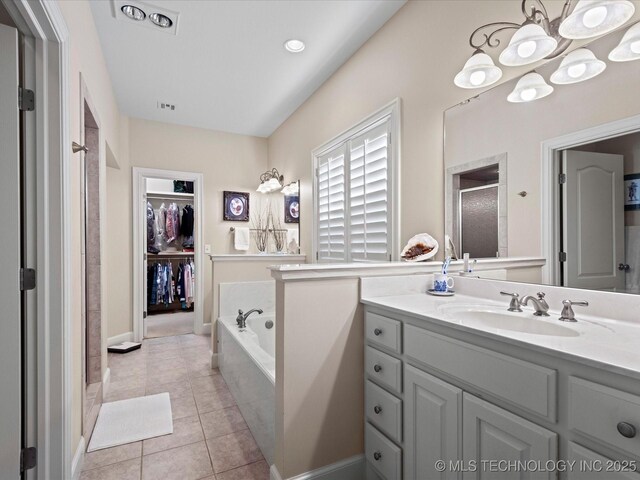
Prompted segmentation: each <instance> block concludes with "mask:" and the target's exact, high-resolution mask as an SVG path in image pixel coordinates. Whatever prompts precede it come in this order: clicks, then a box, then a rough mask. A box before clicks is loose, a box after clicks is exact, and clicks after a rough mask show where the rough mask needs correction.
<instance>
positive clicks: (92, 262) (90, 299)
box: [85, 128, 102, 384]
mask: <svg viewBox="0 0 640 480" xmlns="http://www.w3.org/2000/svg"><path fill="white" fill-rule="evenodd" d="M85 145H86V146H87V148H88V149H89V151H88V152H87V154H86V155H85V168H86V199H87V200H86V209H87V211H86V240H85V241H86V247H85V248H86V250H85V251H86V275H87V277H86V288H87V296H86V299H87V308H86V315H87V323H86V325H87V338H86V341H87V360H88V361H87V383H89V384H91V383H96V382H101V381H102V360H101V358H102V357H101V345H102V332H101V329H102V326H101V324H102V321H101V319H102V306H101V303H102V302H101V300H102V299H101V298H100V295H101V294H100V160H99V131H98V129H95V128H86V129H85Z"/></svg>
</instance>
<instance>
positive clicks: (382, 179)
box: [348, 117, 391, 261]
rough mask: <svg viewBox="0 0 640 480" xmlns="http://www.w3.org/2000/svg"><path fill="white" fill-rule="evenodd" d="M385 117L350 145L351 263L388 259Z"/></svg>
mask: <svg viewBox="0 0 640 480" xmlns="http://www.w3.org/2000/svg"><path fill="white" fill-rule="evenodd" d="M390 126H391V120H390V118H389V117H387V118H385V119H384V120H383V121H382V122H379V123H378V124H376V125H375V126H373V127H372V128H369V129H368V130H367V131H365V132H364V133H362V134H360V135H358V136H356V137H354V138H352V139H351V140H350V142H349V156H350V161H349V176H350V178H349V187H350V188H349V194H348V196H349V217H348V218H349V245H350V249H349V250H350V259H351V260H352V261H387V260H389V255H390V251H389V246H390V244H391V241H390V240H391V239H390V205H389V204H390V199H389V154H390V152H389V132H390Z"/></svg>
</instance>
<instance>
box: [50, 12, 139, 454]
mask: <svg viewBox="0 0 640 480" xmlns="http://www.w3.org/2000/svg"><path fill="white" fill-rule="evenodd" d="M58 5H59V7H60V10H61V11H62V14H63V16H64V19H65V22H66V24H67V27H68V29H69V33H70V42H69V43H70V65H69V81H70V85H69V94H70V105H69V115H70V132H71V133H70V135H71V140H72V141H80V139H81V138H82V130H83V126H82V125H81V118H82V117H81V112H82V108H83V105H82V101H81V84H80V75H81V74H82V77H83V79H84V82H85V84H86V86H87V89H88V91H89V93H90V95H91V98H92V100H93V104H94V107H95V110H96V112H95V113H96V116H97V117H98V118H99V120H100V126H101V135H102V145H100V148H102V149H103V151H104V149H106V143H108V144H109V145H110V148H111V150H112V152H113V154H114V155H115V157H116V158H118V157H119V155H120V153H121V150H126V146H122V145H121V144H120V138H119V128H120V125H119V124H120V119H121V117H120V112H119V110H118V105H117V103H116V100H115V97H114V94H113V89H112V86H111V81H110V78H109V73H108V71H107V68H106V64H105V61H104V57H103V55H102V50H101V47H100V41H99V39H98V34H97V31H96V28H95V24H94V22H93V16H92V14H91V9H90V6H89V3H88V2H86V1H84V0H83V1H75V0H65V1H63V2H58ZM102 158H103V160H104V156H103V157H102ZM80 162H81V155H79V154H77V155H73V156H72V157H71V165H70V181H71V184H70V196H71V201H70V204H71V205H73V206H74V208H73V210H72V211H71V212H70V218H69V221H70V223H71V229H72V236H71V252H72V255H73V256H72V259H71V260H72V272H71V278H72V281H73V282H74V284H73V287H72V290H73V291H74V292H80V291H81V288H80V285H81V284H80V279H81V271H82V259H81V233H82V232H81V229H80V228H81V202H82V199H81V193H80V192H81V190H80V188H81V182H82V178H81V175H80V172H81V170H80ZM101 170H102V171H104V166H102V169H101ZM103 292H104V290H103ZM71 301H72V305H71V315H72V325H73V331H72V335H73V339H72V348H73V351H72V359H73V397H72V412H73V418H72V424H73V442H74V445H77V444H78V442H79V441H80V436H81V431H82V394H83V381H82V368H83V367H82V312H81V310H82V304H81V297H80V296H79V295H72V296H71ZM106 315H108V310H106V311H103V328H102V331H103V332H104V331H105V330H106V328H105V325H104V318H105V316H106Z"/></svg>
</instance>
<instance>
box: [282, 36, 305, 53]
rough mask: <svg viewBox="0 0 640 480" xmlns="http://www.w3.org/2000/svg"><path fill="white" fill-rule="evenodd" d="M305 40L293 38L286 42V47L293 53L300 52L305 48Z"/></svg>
mask: <svg viewBox="0 0 640 480" xmlns="http://www.w3.org/2000/svg"><path fill="white" fill-rule="evenodd" d="M304 47H305V45H304V42H303V41H302V40H296V39H291V40H287V41H286V42H284V48H286V49H287V51H289V52H291V53H300V52H301V51H303V50H304Z"/></svg>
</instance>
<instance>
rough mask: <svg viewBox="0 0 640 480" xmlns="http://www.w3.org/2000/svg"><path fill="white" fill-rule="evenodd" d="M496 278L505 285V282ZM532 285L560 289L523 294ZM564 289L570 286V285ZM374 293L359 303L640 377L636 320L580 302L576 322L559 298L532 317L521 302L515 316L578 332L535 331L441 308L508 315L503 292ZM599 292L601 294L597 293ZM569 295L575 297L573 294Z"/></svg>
mask: <svg viewBox="0 0 640 480" xmlns="http://www.w3.org/2000/svg"><path fill="white" fill-rule="evenodd" d="M485 282H489V281H485ZM491 283H493V282H491ZM500 283H502V284H503V286H504V283H506V282H500ZM513 286H516V288H517V289H518V290H516V291H520V292H522V291H523V284H513ZM377 288H378V287H377ZM536 288H541V289H558V288H559V287H547V286H533V285H531V286H530V288H528V289H527V291H526V293H530V292H529V290H531V291H535V289H536ZM364 290H366V287H365V288H364ZM488 290H489V289H488ZM565 290H567V291H571V289H565ZM372 293H373V294H374V295H375V296H369V297H367V293H366V291H365V292H363V297H362V298H361V301H362V303H364V304H366V305H371V306H374V307H379V308H383V309H385V310H387V311H391V312H394V313H398V314H402V315H405V316H409V317H412V318H415V319H418V320H423V321H425V322H430V323H434V324H438V325H444V326H447V327H451V328H453V329H456V330H459V331H464V332H468V333H473V334H476V335H479V336H482V337H486V338H491V339H494V340H499V341H503V342H506V343H508V344H512V345H520V346H523V347H526V348H528V349H531V350H537V351H540V352H542V353H545V354H552V355H555V356H560V357H564V358H567V359H569V360H572V361H577V362H579V363H581V364H586V365H591V366H594V367H597V368H601V369H605V370H608V371H612V372H616V373H620V374H623V375H627V376H633V377H635V378H637V379H640V323H634V322H630V321H621V320H614V319H609V318H603V317H601V316H598V317H596V316H593V315H589V311H588V308H586V309H581V308H580V307H574V311H575V312H576V318H577V319H578V321H577V322H575V323H568V322H560V321H559V320H558V317H559V316H560V312H559V310H557V309H554V308H553V307H555V306H556V304H557V302H554V303H553V304H552V303H551V302H549V303H550V305H551V306H552V309H551V310H550V311H549V314H550V316H549V317H535V316H533V309H532V308H531V307H523V310H524V312H522V313H516V314H513V315H515V316H518V318H524V319H530V320H531V321H532V322H549V323H551V324H554V325H561V326H562V327H565V328H567V329H570V330H572V331H575V332H576V333H577V335H576V336H550V335H537V334H532V333H525V332H519V331H513V330H506V329H499V328H491V327H485V326H481V325H479V324H478V323H475V322H465V321H460V320H457V319H456V318H455V314H451V313H447V312H446V307H445V309H443V308H442V306H443V305H456V304H457V305H483V306H484V305H486V306H493V307H497V308H498V309H499V310H500V311H502V310H504V313H505V314H509V313H508V312H507V311H506V310H507V307H508V305H509V298H507V297H504V299H503V300H502V301H496V300H495V299H492V298H490V297H491V295H490V294H488V295H487V297H489V298H487V297H484V298H482V297H480V296H470V295H463V294H460V293H457V294H456V295H455V296H452V297H434V296H431V295H428V294H426V293H422V292H420V293H417V292H416V291H415V290H414V291H412V292H411V291H410V292H407V293H406V294H397V293H398V292H397V291H396V292H393V293H394V294H392V295H388V296H378V295H376V292H372ZM378 293H379V292H378ZM390 293H391V292H390ZM598 293H601V292H598ZM599 296H600V299H601V298H602V297H601V295H599ZM569 298H572V299H574V300H576V298H575V296H574V297H569ZM635 301H636V303H637V302H640V300H635Z"/></svg>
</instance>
